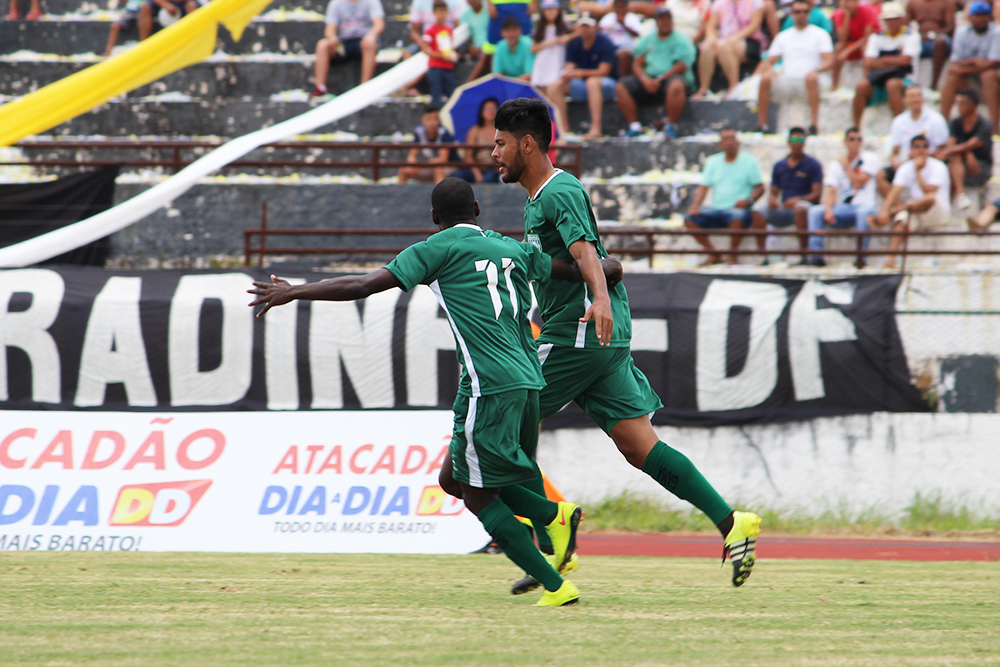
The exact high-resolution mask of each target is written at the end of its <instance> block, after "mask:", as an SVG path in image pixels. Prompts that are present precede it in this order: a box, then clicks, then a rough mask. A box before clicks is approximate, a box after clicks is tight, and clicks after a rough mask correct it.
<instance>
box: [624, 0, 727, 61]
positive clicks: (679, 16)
mask: <svg viewBox="0 0 1000 667" xmlns="http://www.w3.org/2000/svg"><path fill="white" fill-rule="evenodd" d="M633 4H635V3H629V9H632V5H633ZM664 6H665V7H666V8H667V9H669V10H670V15H671V16H673V17H674V30H676V31H677V32H679V33H681V34H682V35H685V36H686V37H687V38H688V39H690V40H691V41H692V42H694V43H695V44H701V42H702V40H703V39H705V17H706V16H708V12H709V10H710V9H711V6H712V3H711V1H710V0H667V1H666V2H665V3H664ZM632 11H635V10H632ZM622 76H624V74H623V75H622Z"/></svg>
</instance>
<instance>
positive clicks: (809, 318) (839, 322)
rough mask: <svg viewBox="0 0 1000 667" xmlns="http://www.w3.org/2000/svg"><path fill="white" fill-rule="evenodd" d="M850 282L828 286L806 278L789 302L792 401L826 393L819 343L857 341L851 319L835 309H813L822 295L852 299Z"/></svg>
mask: <svg viewBox="0 0 1000 667" xmlns="http://www.w3.org/2000/svg"><path fill="white" fill-rule="evenodd" d="M855 287H856V285H855V284H854V283H836V284H833V285H829V284H826V283H821V282H819V281H816V280H808V281H806V282H805V284H804V285H802V290H801V291H800V292H799V295H798V296H797V297H796V298H795V301H793V302H792V309H791V313H790V314H789V317H788V356H789V359H790V360H791V365H792V384H793V385H794V386H795V400H797V401H809V400H812V399H816V398H823V397H824V396H826V389H825V387H824V385H823V368H822V365H821V364H820V356H819V344H820V343H834V342H838V341H845V340H857V338H858V334H857V331H856V330H855V328H854V322H852V321H851V319H850V318H849V317H846V316H845V315H844V314H843V313H842V312H840V310H838V309H837V308H817V307H816V301H817V299H818V298H819V297H820V296H825V297H826V298H827V300H828V301H829V302H830V303H835V304H838V305H842V306H843V305H847V304H849V303H851V302H852V301H854V290H855Z"/></svg>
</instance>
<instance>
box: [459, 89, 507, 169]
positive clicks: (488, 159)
mask: <svg viewBox="0 0 1000 667" xmlns="http://www.w3.org/2000/svg"><path fill="white" fill-rule="evenodd" d="M499 106H500V103H499V102H498V101H497V100H496V99H495V98H493V97H487V98H486V99H485V100H483V101H482V102H481V103H480V104H479V116H478V118H477V120H476V124H475V125H473V126H472V127H470V128H469V132H468V134H466V135H465V143H467V144H476V145H479V146H485V148H478V149H477V148H466V149H465V161H466V162H476V163H478V164H477V166H475V167H463V168H461V169H459V170H457V171H456V172H455V173H454V174H452V176H455V177H457V178H461V179H462V180H465V181H468V182H469V183H499V182H500V171H499V170H498V169H497V167H496V163H495V162H494V161H493V157H492V156H491V155H490V153H491V152H492V150H493V143H494V142H493V137H494V136H495V135H496V130H495V129H494V128H493V119H494V118H496V117H497V108H499Z"/></svg>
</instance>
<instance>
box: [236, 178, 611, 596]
mask: <svg viewBox="0 0 1000 667" xmlns="http://www.w3.org/2000/svg"><path fill="white" fill-rule="evenodd" d="M431 204H432V206H433V210H432V211H431V216H432V219H433V220H434V224H436V225H437V226H438V227H439V229H440V230H441V231H440V232H438V233H437V234H434V235H433V236H431V237H430V238H428V239H427V240H426V241H422V242H420V243H417V244H414V245H412V246H410V247H409V248H407V249H406V250H404V251H403V252H401V253H400V254H399V255H398V256H397V257H396V258H395V259H394V260H393V261H392V262H390V263H389V264H388V265H387V266H386V267H384V268H382V269H378V270H377V271H374V272H372V273H369V274H367V275H358V276H341V277H338V278H332V279H330V280H323V281H320V282H315V283H307V284H304V285H296V286H293V285H291V284H289V283H288V282H287V281H285V280H282V279H280V278H277V277H275V276H271V281H272V282H270V283H268V282H254V289H251V290H248V292H249V293H250V294H255V295H257V296H258V298H257V299H256V300H255V301H253V302H252V303H251V304H250V305H251V306H257V305H261V304H263V306H264V307H263V308H262V309H261V311H260V312H259V313H258V314H257V316H258V317H260V316H261V315H263V314H264V313H266V312H267V311H268V309H270V308H272V307H274V306H280V305H282V304H286V303H288V302H290V301H292V300H294V299H311V300H326V301H352V300H355V299H364V298H365V297H368V296H370V295H372V294H375V293H377V292H384V291H385V290H388V289H392V288H393V287H398V288H400V289H402V290H404V291H409V290H411V289H413V288H414V287H416V286H417V285H421V284H422V285H428V286H429V287H430V288H431V290H432V291H433V292H434V294H435V295H437V298H438V302H439V303H440V304H441V308H442V309H443V310H444V311H445V313H446V315H447V317H448V321H449V323H450V324H451V329H452V332H453V333H454V336H455V343H456V347H457V353H458V359H459V361H460V362H461V365H462V378H461V380H460V382H459V389H458V396H457V397H456V399H455V405H454V413H455V428H454V433H453V435H452V440H451V446H450V451H451V457H450V459H451V460H450V464H451V465H448V464H447V463H446V465H445V467H446V468H447V471H445V470H442V478H443V481H444V483H445V484H449V485H450V483H451V480H452V479H453V480H454V482H456V483H457V484H458V486H459V488H458V489H454V490H452V491H451V492H452V493H453V494H454V495H458V494H460V497H461V498H463V499H464V500H465V505H466V507H468V508H469V510H470V511H471V512H472V513H473V514H475V515H476V516H477V517H478V518H479V520H480V521H481V522H482V524H483V526H484V527H485V528H486V531H487V532H488V533H489V534H490V536H492V538H493V540H494V541H495V542H496V544H497V545H498V546H499V547H500V548H501V549H503V551H504V553H505V554H507V556H508V558H510V559H511V560H512V561H514V563H516V564H517V565H518V566H520V567H521V568H523V569H524V570H525V571H526V572H529V573H531V576H532V577H533V578H534V579H535V580H537V581H538V582H540V583H541V585H542V586H544V587H545V592H544V593H543V594H542V598H541V599H540V600H539V601H538V605H539V606H562V605H566V604H573V603H575V602H577V601H578V600H579V591H578V590H577V588H576V586H574V585H573V583H572V582H570V581H569V580H564V579H563V578H562V577H561V576H560V575H559V573H558V572H557V571H556V570H555V569H553V567H552V565H551V564H550V563H549V562H548V561H547V560H546V559H545V557H544V556H543V555H542V554H541V553H540V552H539V551H538V549H536V548H535V545H534V543H533V542H532V540H531V537H530V536H529V533H528V531H527V530H525V528H524V526H523V525H522V524H521V523H520V522H519V521H518V520H517V519H516V518H515V513H517V514H518V515H520V516H524V517H527V518H529V519H531V520H532V522H533V524H534V525H535V526H545V528H546V534H547V536H548V537H549V538H550V539H551V541H552V544H553V547H554V549H555V558H554V562H559V563H562V562H563V560H565V559H566V558H567V557H568V556H571V555H572V553H573V551H574V550H575V549H576V526H577V524H578V523H579V520H580V517H581V515H582V512H581V511H580V508H579V507H578V506H577V505H575V504H573V503H566V502H560V503H554V502H552V501H550V500H548V499H547V498H545V496H544V494H542V495H539V494H537V493H534V492H533V491H531V490H529V488H527V487H523V486H521V484H522V483H530V482H532V481H533V480H534V479H536V478H540V477H541V475H540V473H539V472H538V466H537V465H536V464H535V461H534V456H535V447H536V446H537V444H538V421H539V419H538V390H539V389H541V387H542V385H543V384H544V381H543V379H542V373H541V368H540V366H539V363H538V355H537V352H536V349H535V344H534V340H533V338H532V335H531V327H530V324H529V322H528V320H527V317H526V314H527V311H528V310H529V309H530V307H531V292H530V287H529V286H528V281H529V280H533V281H538V282H539V283H540V284H544V283H545V282H547V281H548V280H549V279H550V277H551V278H562V279H567V280H580V274H579V271H577V270H576V267H575V266H573V264H572V263H571V262H566V261H559V260H553V259H552V258H550V257H549V256H548V255H546V254H545V253H543V252H541V251H540V250H538V249H537V248H535V247H534V246H531V245H530V244H527V243H518V242H517V241H514V240H513V239H509V238H505V237H503V236H501V235H500V234H497V233H496V232H492V231H484V230H482V229H481V228H480V227H479V226H477V225H476V218H477V217H478V216H479V203H478V202H477V201H476V200H475V196H474V194H473V191H472V187H471V186H470V185H469V184H468V183H466V182H465V181H463V180H461V179H458V178H446V179H445V180H443V181H442V182H441V183H439V184H438V185H437V186H436V187H435V188H434V191H433V192H432V194H431ZM615 265H617V262H609V263H608V264H607V266H608V267H609V268H608V271H609V273H614V272H615V271H616V270H617V269H620V265H618V266H617V269H616V266H615ZM613 279H614V278H613V277H612V280H613ZM602 280H604V279H603V278H602ZM445 478H447V479H445Z"/></svg>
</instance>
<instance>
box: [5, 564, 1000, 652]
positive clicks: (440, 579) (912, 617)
mask: <svg viewBox="0 0 1000 667" xmlns="http://www.w3.org/2000/svg"><path fill="white" fill-rule="evenodd" d="M729 574H730V572H729V570H728V568H726V569H720V568H719V566H718V562H717V561H715V560H714V559H673V558H607V557H585V558H584V559H583V560H582V562H581V569H580V571H579V572H578V573H576V575H574V581H575V582H576V583H577V585H578V586H579V587H580V590H581V593H582V602H581V604H580V605H578V606H576V607H567V608H562V609H541V608H535V607H533V606H532V604H533V603H534V601H535V600H536V599H537V595H538V594H537V593H533V594H529V595H525V596H520V597H511V596H510V595H509V594H508V593H507V589H508V586H509V584H510V582H511V581H512V580H513V579H515V578H516V577H518V576H520V573H519V572H518V571H517V569H516V568H515V567H514V566H512V565H511V564H510V563H509V562H508V561H507V560H506V559H505V558H504V557H503V556H488V555H479V554H475V555H469V556H409V555H393V556H389V555H275V554H263V555H259V554H155V553H141V552H139V553H120V552H117V553H24V552H19V553H3V554H0V586H2V588H0V591H2V593H0V617H2V618H3V622H2V623H0V646H3V650H2V651H0V664H23V665H36V664H37V665H43V664H44V665H100V666H102V667H105V666H106V667H117V666H132V665H143V666H151V667H159V666H161V665H185V666H188V665H199V666H200V665H239V666H241V667H242V666H251V667H252V666H255V665H318V664H322V665H366V666H372V665H517V666H522V665H571V666H576V665H664V664H669V665H679V666H686V665H698V666H702V667H712V666H715V665H719V666H725V667H731V666H732V665H734V664H737V665H758V666H765V667H766V666H771V665H774V666H778V665H780V666H786V665H812V666H815V665H824V666H825V665H830V666H833V665H879V666H880V667H881V666H895V665H997V664H1000V645H998V644H997V642H996V640H995V637H996V629H997V627H1000V570H998V567H997V564H996V563H912V562H884V561H858V562H855V561H793V560H785V561H766V560H765V561H761V562H760V563H759V564H758V566H757V570H756V571H755V572H754V575H753V577H752V578H751V579H750V581H749V582H748V583H747V584H746V585H745V586H743V587H742V588H739V589H734V588H732V587H731V586H730V585H729V584H728V577H729Z"/></svg>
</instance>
